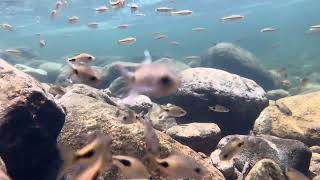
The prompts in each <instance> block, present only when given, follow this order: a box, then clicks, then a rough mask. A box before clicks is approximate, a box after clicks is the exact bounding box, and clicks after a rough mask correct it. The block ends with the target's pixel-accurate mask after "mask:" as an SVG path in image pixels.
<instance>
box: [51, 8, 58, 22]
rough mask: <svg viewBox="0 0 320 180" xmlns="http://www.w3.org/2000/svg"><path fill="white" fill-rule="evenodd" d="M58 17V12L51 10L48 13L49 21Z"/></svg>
mask: <svg viewBox="0 0 320 180" xmlns="http://www.w3.org/2000/svg"><path fill="white" fill-rule="evenodd" d="M57 17H58V11H57V10H55V9H54V10H52V11H51V13H50V19H51V20H55V19H56V18H57Z"/></svg>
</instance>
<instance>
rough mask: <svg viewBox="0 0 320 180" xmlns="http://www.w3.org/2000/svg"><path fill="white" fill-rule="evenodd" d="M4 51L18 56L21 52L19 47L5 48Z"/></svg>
mask: <svg viewBox="0 0 320 180" xmlns="http://www.w3.org/2000/svg"><path fill="white" fill-rule="evenodd" d="M4 52H5V53H7V54H10V55H12V56H19V55H20V54H21V51H20V50H19V49H6V50H5V51H4Z"/></svg>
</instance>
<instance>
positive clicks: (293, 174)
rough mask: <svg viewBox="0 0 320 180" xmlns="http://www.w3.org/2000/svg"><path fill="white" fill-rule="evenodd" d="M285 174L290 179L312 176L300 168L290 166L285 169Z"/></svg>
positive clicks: (306, 178)
mask: <svg viewBox="0 0 320 180" xmlns="http://www.w3.org/2000/svg"><path fill="white" fill-rule="evenodd" d="M285 175H286V176H287V178H288V180H310V178H308V177H307V176H305V175H304V174H302V173H301V172H299V171H298V170H296V169H294V168H290V167H289V168H286V169H285Z"/></svg>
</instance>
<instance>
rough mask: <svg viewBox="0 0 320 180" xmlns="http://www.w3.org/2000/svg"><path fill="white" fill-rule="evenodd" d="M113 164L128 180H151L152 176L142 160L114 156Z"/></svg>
mask: <svg viewBox="0 0 320 180" xmlns="http://www.w3.org/2000/svg"><path fill="white" fill-rule="evenodd" d="M112 160H113V164H114V165H115V166H116V167H117V168H118V169H119V170H120V172H121V174H122V175H123V176H124V177H125V178H126V179H149V178H150V174H149V172H148V170H147V168H146V167H145V166H144V165H143V164H142V162H141V161H140V160H138V159H137V158H134V157H131V156H122V155H114V156H112Z"/></svg>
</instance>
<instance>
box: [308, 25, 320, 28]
mask: <svg viewBox="0 0 320 180" xmlns="http://www.w3.org/2000/svg"><path fill="white" fill-rule="evenodd" d="M310 28H320V25H314V26H310Z"/></svg>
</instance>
